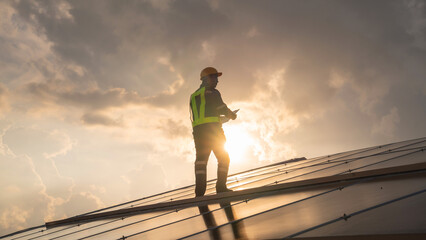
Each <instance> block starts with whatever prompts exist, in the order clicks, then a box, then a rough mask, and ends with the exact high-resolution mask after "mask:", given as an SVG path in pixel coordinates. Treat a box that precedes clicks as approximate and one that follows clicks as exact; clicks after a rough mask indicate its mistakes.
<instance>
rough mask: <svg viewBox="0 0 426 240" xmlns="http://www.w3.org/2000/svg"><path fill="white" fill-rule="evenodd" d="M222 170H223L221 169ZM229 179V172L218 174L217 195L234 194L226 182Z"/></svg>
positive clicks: (219, 172)
mask: <svg viewBox="0 0 426 240" xmlns="http://www.w3.org/2000/svg"><path fill="white" fill-rule="evenodd" d="M220 170H222V169H220ZM227 178H228V170H227V169H226V171H224V170H222V171H218V172H217V182H216V193H223V192H232V190H231V189H228V188H227V187H226V180H227Z"/></svg>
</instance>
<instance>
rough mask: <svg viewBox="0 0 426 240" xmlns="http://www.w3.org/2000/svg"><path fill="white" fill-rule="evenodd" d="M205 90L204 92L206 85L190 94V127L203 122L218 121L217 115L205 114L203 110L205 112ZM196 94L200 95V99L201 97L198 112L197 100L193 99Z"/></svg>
mask: <svg viewBox="0 0 426 240" xmlns="http://www.w3.org/2000/svg"><path fill="white" fill-rule="evenodd" d="M205 92H206V87H202V88H200V89H199V90H198V91H196V92H195V93H193V94H192V95H191V105H192V116H193V118H194V119H193V121H192V127H195V126H198V125H200V124H204V123H212V122H219V117H206V116H205V112H206V97H205V95H204V93H205ZM197 96H200V99H201V106H200V112H198V109H197V102H196V101H195V97H197Z"/></svg>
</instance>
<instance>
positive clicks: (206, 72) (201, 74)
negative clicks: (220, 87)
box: [200, 67, 222, 79]
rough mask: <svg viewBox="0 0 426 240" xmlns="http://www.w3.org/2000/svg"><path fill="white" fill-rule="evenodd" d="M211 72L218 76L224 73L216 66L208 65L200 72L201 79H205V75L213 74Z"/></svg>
mask: <svg viewBox="0 0 426 240" xmlns="http://www.w3.org/2000/svg"><path fill="white" fill-rule="evenodd" d="M211 74H217V76H218V77H219V76H222V73H221V72H218V71H217V70H216V68H214V67H206V68H204V69H203V71H201V73H200V79H203V78H204V77H206V76H208V75H211Z"/></svg>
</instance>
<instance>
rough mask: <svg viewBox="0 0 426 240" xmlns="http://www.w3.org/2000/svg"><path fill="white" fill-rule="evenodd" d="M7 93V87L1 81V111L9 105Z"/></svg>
mask: <svg viewBox="0 0 426 240" xmlns="http://www.w3.org/2000/svg"><path fill="white" fill-rule="evenodd" d="M6 94H7V88H6V87H5V86H4V85H3V84H1V83H0V113H1V112H3V110H4V109H5V108H6V107H7V105H8V104H7V102H6V100H7V99H6Z"/></svg>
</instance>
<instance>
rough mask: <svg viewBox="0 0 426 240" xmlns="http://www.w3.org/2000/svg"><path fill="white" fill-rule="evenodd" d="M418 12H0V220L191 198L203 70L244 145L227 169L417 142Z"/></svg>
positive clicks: (254, 8)
mask: <svg viewBox="0 0 426 240" xmlns="http://www.w3.org/2000/svg"><path fill="white" fill-rule="evenodd" d="M425 5H426V4H424V3H423V2H422V1H381V0H379V1H374V2H367V1H356V0H354V1H334V0H326V1H321V2H303V1H261V2H260V1H250V0H248V1H244V3H242V2H240V1H222V0H209V1H198V0H180V1H168V0H165V1H149V0H146V1H126V2H124V3H123V2H115V1H100V0H94V1H37V0H35V1H6V2H0V52H1V53H2V54H1V55H0V79H1V82H2V83H1V84H0V113H1V114H3V116H2V118H3V119H4V122H0V124H3V125H4V123H6V124H5V125H7V126H9V127H8V128H3V130H2V133H3V134H2V138H1V142H0V143H1V144H0V155H1V156H2V158H3V157H4V158H6V160H5V161H3V162H1V164H3V165H4V166H3V167H2V168H1V169H11V170H13V171H12V172H1V174H0V176H2V177H4V179H5V180H3V178H2V181H1V182H2V183H3V182H4V183H5V185H4V186H3V185H2V186H1V188H2V191H3V192H8V193H10V194H9V196H10V198H6V197H5V196H3V195H2V198H1V199H0V201H1V204H0V205H1V206H2V207H3V206H4V207H3V208H0V211H1V213H0V216H2V214H3V213H4V216H10V217H11V216H18V215H19V214H20V213H22V215H25V214H28V215H26V216H28V217H27V218H26V222H25V223H24V222H22V219H20V218H17V217H16V218H15V221H14V222H13V224H11V225H9V226H8V229H12V228H17V227H23V226H25V225H27V226H28V225H36V224H39V222H40V221H41V219H42V218H44V217H46V218H50V219H53V218H59V217H62V216H65V215H73V214H75V212H73V211H72V208H76V209H77V207H75V206H76V204H77V203H78V202H81V203H82V204H83V205H82V206H78V207H81V208H78V211H85V209H89V208H96V207H99V206H101V205H102V204H106V205H108V204H109V203H111V204H112V203H117V202H120V201H121V200H124V199H131V198H133V197H135V196H140V195H146V194H149V193H154V192H155V193H156V192H159V191H161V189H166V188H171V187H175V186H181V185H183V184H185V185H186V184H190V183H193V177H194V176H193V161H194V154H195V153H194V147H193V142H192V141H193V140H192V137H191V126H190V121H189V113H188V98H189V96H190V94H191V93H192V92H193V91H195V89H197V88H198V86H199V84H200V81H199V73H200V71H201V69H203V68H204V67H206V66H214V67H216V68H217V69H219V70H220V71H222V72H223V73H224V74H223V76H221V78H220V79H219V81H220V82H219V85H218V89H219V90H220V91H221V93H222V97H223V99H224V101H225V102H226V103H227V104H228V106H230V107H231V108H233V109H237V108H240V109H241V111H240V112H239V116H238V119H237V121H234V122H231V123H227V124H229V125H225V130H226V127H227V126H229V127H232V126H235V127H238V129H244V131H246V132H245V133H246V135H245V136H249V137H251V138H253V144H252V145H251V147H250V149H249V151H248V152H247V154H246V156H245V157H247V158H246V159H245V162H244V164H242V165H237V164H234V165H233V164H231V168H233V169H232V170H235V169H237V168H236V167H237V166H238V167H240V168H241V169H240V170H242V169H246V168H249V167H254V166H258V165H259V161H281V160H284V159H286V158H291V157H293V156H297V155H298V154H300V153H303V154H305V153H306V154H307V155H309V154H311V155H312V154H313V156H315V154H329V153H332V152H338V151H344V150H349V149H354V148H356V147H366V146H368V145H362V146H360V145H359V144H360V143H363V144H367V143H368V144H370V143H371V144H372V145H374V144H376V145H378V144H382V143H383V142H388V141H390V140H405V139H408V138H415V137H421V135H420V136H419V134H423V133H424V132H425V131H426V129H425V127H424V124H422V123H423V119H425V117H426V112H425V111H420V110H419V109H424V105H425V104H426V94H425V93H426V83H425V81H424V76H425V75H426V70H425V68H424V62H426V52H425V46H426V43H425V39H426V38H425V32H424V23H425V19H426V18H425ZM5 110H7V112H6V114H5ZM1 121H3V120H1ZM93 126H96V127H93ZM54 129H56V130H54ZM229 139H231V138H229ZM177 143H178V144H177ZM305 156H306V155H305ZM308 157H309V156H308ZM118 159H119V160H118ZM2 160H3V159H2ZM111 169H114V174H112V173H111ZM94 171H95V172H97V173H98V174H96V175H93V172H94ZM151 172H152V173H153V174H155V175H151ZM12 173H16V174H12ZM146 182H154V185H153V186H151V185H150V184H148V185H147V184H146ZM91 186H92V187H91ZM93 186H95V187H93ZM123 186H127V187H124V188H123ZM25 199H37V201H35V202H31V203H30V204H28V205H27V206H26V205H25V203H26V202H25V201H24V200H25ZM12 225H13V226H12ZM3 228H5V225H3Z"/></svg>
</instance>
